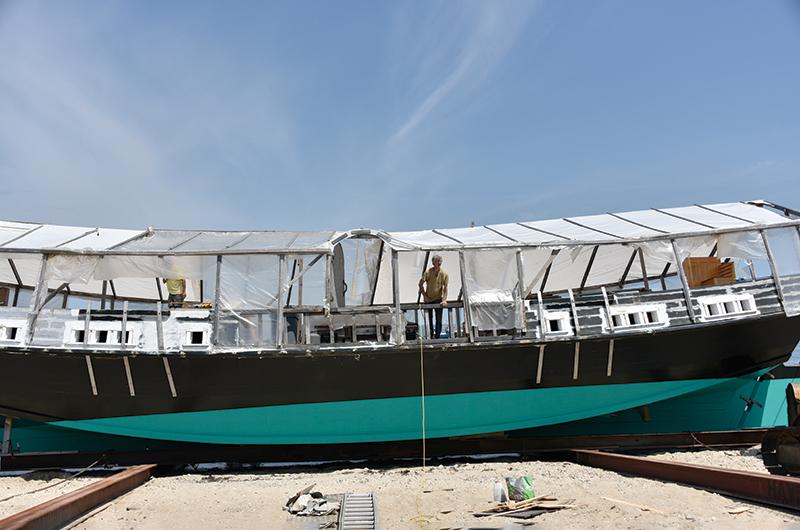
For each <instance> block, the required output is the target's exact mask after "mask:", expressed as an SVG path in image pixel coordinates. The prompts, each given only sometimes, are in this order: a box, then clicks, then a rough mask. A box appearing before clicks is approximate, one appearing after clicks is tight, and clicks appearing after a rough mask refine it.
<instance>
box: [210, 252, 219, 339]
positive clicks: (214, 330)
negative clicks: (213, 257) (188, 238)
mask: <svg viewBox="0 0 800 530" xmlns="http://www.w3.org/2000/svg"><path fill="white" fill-rule="evenodd" d="M214 277H215V280H214V320H213V322H212V324H211V345H212V346H219V314H220V311H221V310H222V308H221V307H220V300H221V299H222V296H221V293H220V284H221V283H222V256H221V255H219V256H217V270H216V273H215V275H214Z"/></svg>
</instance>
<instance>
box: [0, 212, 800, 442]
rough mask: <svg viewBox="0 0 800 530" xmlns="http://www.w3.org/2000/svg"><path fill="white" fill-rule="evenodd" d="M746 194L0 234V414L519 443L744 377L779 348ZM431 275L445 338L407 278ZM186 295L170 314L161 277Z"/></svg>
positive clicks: (281, 438)
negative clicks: (537, 215) (370, 226)
mask: <svg viewBox="0 0 800 530" xmlns="http://www.w3.org/2000/svg"><path fill="white" fill-rule="evenodd" d="M798 217H800V215H798V213H797V212H795V211H793V210H790V209H787V208H784V207H781V206H778V205H775V204H773V203H767V202H763V201H754V202H749V203H727V204H715V205H707V206H690V207H684V208H670V209H661V210H646V211H635V212H625V213H620V214H605V215H596V216H585V217H575V218H567V219H559V220H550V221H538V222H529V223H511V224H502V225H487V226H483V227H473V228H462V229H437V230H426V231H418V232H383V231H378V230H351V231H348V232H276V231H261V232H211V231H185V230H181V231H178V230H153V229H148V230H146V231H142V232H133V231H126V230H107V229H89V228H77V227H64V226H53V225H31V224H26V223H11V222H7V223H2V224H0V252H1V253H3V256H1V257H2V258H5V259H4V260H3V261H5V262H6V263H7V265H8V267H7V268H6V269H5V270H3V271H2V272H0V281H2V282H3V285H5V286H6V289H7V290H6V293H7V295H8V296H7V298H8V301H9V302H8V304H7V306H5V307H0V332H2V334H1V335H0V344H1V346H0V347H1V348H2V349H0V414H4V415H7V416H10V417H15V418H23V419H26V420H34V421H38V422H44V423H47V424H50V425H54V426H60V427H65V428H70V429H79V430H84V431H90V432H96V433H104V434H115V435H123V436H132V437H139V438H147V439H156V440H171V441H179V442H200V443H219V444H257V445H261V444H339V443H360V442H380V441H393V440H413V439H418V438H421V437H423V436H426V437H429V438H437V437H449V436H461V435H470V434H479V433H487V432H496V431H508V430H515V429H526V428H531V427H539V426H545V425H554V424H560V423H564V422H568V421H575V420H580V419H584V418H591V417H595V416H599V415H603V414H608V413H610V412H614V411H620V410H624V409H630V408H632V407H637V406H640V405H643V404H648V403H653V402H656V401H662V400H665V399H670V398H674V397H677V396H682V395H685V394H688V393H691V392H696V391H698V390H702V389H704V388H709V387H713V386H715V385H720V383H724V382H726V381H729V380H733V379H734V378H740V377H743V376H751V375H752V376H757V375H758V374H760V373H763V372H766V371H768V370H770V369H772V368H774V367H775V366H777V365H780V364H781V363H783V362H784V361H785V360H787V359H788V358H789V355H790V354H791V352H792V350H793V349H794V348H795V346H796V345H797V343H798V340H800V326H798V323H800V318H798V315H800V232H798V225H800V220H798ZM434 255H439V256H440V257H441V258H442V260H443V267H444V268H445V269H446V270H447V271H448V272H449V275H450V285H449V294H450V296H449V300H447V305H446V307H445V308H444V320H445V325H444V330H445V333H444V336H443V337H442V338H438V339H437V338H433V337H432V335H433V334H432V333H431V329H430V328H431V326H430V325H428V324H427V323H426V321H425V318H424V315H425V312H426V309H428V308H429V307H431V306H430V305H428V304H424V303H420V300H419V298H418V287H417V283H418V281H419V278H420V276H421V274H422V272H423V271H424V270H426V269H427V268H428V266H429V264H430V260H431V258H432V257H433V256H434ZM176 278H178V279H181V280H183V281H184V283H185V286H186V291H187V293H186V294H187V298H186V301H184V302H183V303H181V304H179V306H178V304H174V305H173V307H169V306H168V304H167V303H166V293H165V292H164V289H165V288H164V282H163V279H176Z"/></svg>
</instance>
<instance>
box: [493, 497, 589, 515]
mask: <svg viewBox="0 0 800 530" xmlns="http://www.w3.org/2000/svg"><path fill="white" fill-rule="evenodd" d="M574 502H575V500H574V499H570V500H568V501H567V502H565V503H563V504H546V503H543V502H535V503H532V504H529V505H528V506H525V507H524V508H517V509H516V510H509V511H507V512H500V513H494V514H492V515H490V516H489V517H497V516H499V515H503V516H505V515H512V514H517V513H521V512H525V511H529V510H545V511H551V510H560V509H562V508H572V507H574V506H575V504H574Z"/></svg>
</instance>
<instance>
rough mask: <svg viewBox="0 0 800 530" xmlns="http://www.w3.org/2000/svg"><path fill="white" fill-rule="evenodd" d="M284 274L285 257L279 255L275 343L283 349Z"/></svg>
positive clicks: (284, 327)
mask: <svg viewBox="0 0 800 530" xmlns="http://www.w3.org/2000/svg"><path fill="white" fill-rule="evenodd" d="M285 274H286V255H285V254H281V256H280V257H279V258H278V316H277V322H276V326H277V328H278V329H276V330H275V331H276V333H275V339H276V343H277V345H278V347H279V348H281V347H283V345H284V344H285V337H284V335H285V329H286V326H285V324H284V322H283V295H284V292H285V291H284V286H285V283H284V281H283V277H284V275H285Z"/></svg>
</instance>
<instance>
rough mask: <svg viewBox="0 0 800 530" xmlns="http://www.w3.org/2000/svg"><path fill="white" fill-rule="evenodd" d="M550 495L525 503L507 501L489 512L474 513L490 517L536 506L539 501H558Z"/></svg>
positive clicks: (478, 515)
mask: <svg viewBox="0 0 800 530" xmlns="http://www.w3.org/2000/svg"><path fill="white" fill-rule="evenodd" d="M549 495H550V494H547V495H539V496H538V497H534V498H532V499H528V500H524V501H506V502H501V503H499V504H498V505H497V506H495V507H494V508H490V509H488V510H484V511H482V512H478V513H474V514H472V515H474V516H475V517H488V516H490V515H492V514H495V513H498V512H507V511H509V510H516V509H517V508H526V507H529V506H532V505H534V504H536V503H537V502H539V501H543V500H556V498H555V497H550V496H549Z"/></svg>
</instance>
